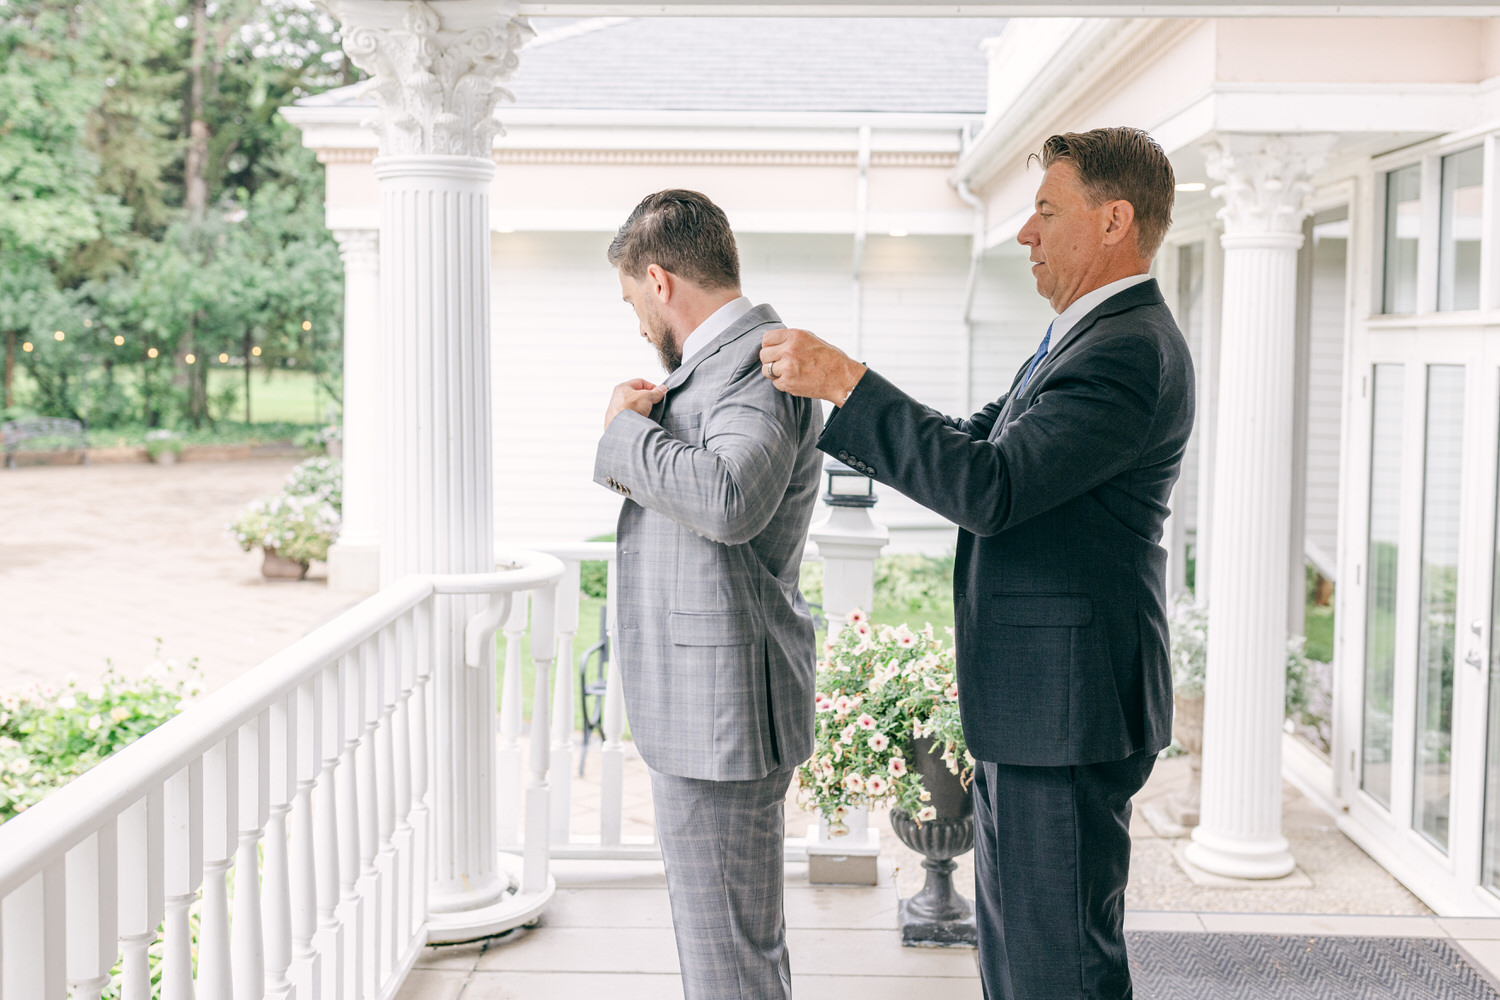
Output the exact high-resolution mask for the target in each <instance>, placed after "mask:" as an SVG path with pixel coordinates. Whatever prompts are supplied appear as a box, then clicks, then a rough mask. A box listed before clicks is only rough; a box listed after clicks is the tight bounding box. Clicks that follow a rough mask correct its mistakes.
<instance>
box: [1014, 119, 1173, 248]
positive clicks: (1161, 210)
mask: <svg viewBox="0 0 1500 1000" xmlns="http://www.w3.org/2000/svg"><path fill="white" fill-rule="evenodd" d="M1032 158H1034V159H1037V160H1039V161H1041V164H1042V169H1043V170H1046V169H1047V168H1048V167H1050V166H1052V164H1054V163H1056V162H1057V161H1058V160H1067V161H1068V162H1069V163H1071V164H1072V165H1073V169H1074V170H1075V171H1077V173H1078V182H1079V183H1080V184H1081V185H1083V189H1084V191H1085V192H1086V193H1087V194H1088V195H1089V198H1090V199H1091V200H1092V201H1093V203H1094V205H1095V206H1098V205H1102V204H1103V203H1104V202H1106V201H1128V202H1130V205H1131V207H1132V208H1134V209H1135V232H1136V242H1137V245H1138V247H1139V249H1140V253H1141V257H1142V258H1143V259H1145V260H1151V259H1152V258H1153V257H1155V256H1156V251H1157V250H1159V249H1160V248H1161V241H1162V240H1163V239H1164V238H1166V235H1167V229H1168V228H1170V227H1171V225H1172V202H1173V201H1174V200H1175V199H1176V197H1177V184H1176V181H1175V178H1174V177H1173V175H1172V161H1170V160H1168V159H1167V154H1166V153H1165V152H1164V151H1163V150H1162V148H1161V146H1160V145H1159V144H1158V143H1157V141H1156V140H1155V139H1153V138H1151V136H1149V135H1147V134H1146V133H1145V132H1143V131H1142V130H1140V129H1138V128H1129V127H1125V126H1122V127H1118V128H1096V129H1094V130H1093V131H1090V132H1065V133H1063V134H1062V135H1054V136H1052V137H1051V138H1050V139H1048V140H1047V141H1046V142H1044V143H1043V144H1042V151H1041V152H1040V153H1033V154H1032Z"/></svg>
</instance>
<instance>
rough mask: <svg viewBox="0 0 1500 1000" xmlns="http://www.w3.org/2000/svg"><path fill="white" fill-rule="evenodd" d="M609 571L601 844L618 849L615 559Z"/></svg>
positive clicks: (620, 782) (621, 767)
mask: <svg viewBox="0 0 1500 1000" xmlns="http://www.w3.org/2000/svg"><path fill="white" fill-rule="evenodd" d="M606 568H607V569H608V578H607V582H606V584H605V593H606V595H607V596H606V598H605V608H606V611H605V615H604V621H605V628H606V630H607V631H608V633H609V674H608V676H607V677H606V678H605V681H604V709H603V717H604V718H603V722H604V743H603V745H602V746H601V747H600V748H599V795H600V799H599V843H600V844H601V845H603V846H605V847H618V846H619V845H620V841H621V837H620V828H621V826H622V824H623V821H624V815H625V739H624V736H625V698H624V692H622V691H621V690H620V644H619V643H618V642H616V641H615V640H616V638H617V637H618V628H617V626H616V611H617V608H616V605H615V578H616V576H617V575H618V567H617V566H616V564H615V560H614V559H610V560H609V562H608V564H607V567H606Z"/></svg>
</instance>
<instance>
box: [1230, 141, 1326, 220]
mask: <svg viewBox="0 0 1500 1000" xmlns="http://www.w3.org/2000/svg"><path fill="white" fill-rule="evenodd" d="M1333 141H1334V139H1333V137H1332V136H1283V135H1227V136H1220V137H1219V138H1218V139H1216V140H1215V141H1214V142H1212V143H1209V144H1208V145H1206V146H1205V147H1204V160H1205V167H1206V169H1207V171H1208V176H1209V177H1211V178H1213V179H1214V180H1216V181H1222V182H1223V183H1222V184H1220V185H1219V186H1218V187H1216V188H1214V189H1213V191H1212V192H1211V193H1212V195H1213V197H1215V198H1222V199H1223V201H1224V206H1223V207H1222V208H1220V209H1219V211H1218V217H1219V218H1220V219H1223V220H1224V235H1225V236H1226V237H1230V238H1233V237H1237V236H1265V235H1273V234H1274V235H1292V234H1295V235H1296V236H1297V238H1298V239H1299V240H1300V239H1301V233H1302V222H1303V220H1304V219H1306V218H1307V214H1308V205H1307V200H1308V196H1309V195H1310V194H1312V191H1313V185H1312V178H1313V175H1314V174H1316V173H1317V172H1318V171H1319V170H1321V169H1322V167H1323V163H1324V161H1325V160H1326V159H1327V157H1328V151H1329V150H1330V149H1331V148H1332V146H1333Z"/></svg>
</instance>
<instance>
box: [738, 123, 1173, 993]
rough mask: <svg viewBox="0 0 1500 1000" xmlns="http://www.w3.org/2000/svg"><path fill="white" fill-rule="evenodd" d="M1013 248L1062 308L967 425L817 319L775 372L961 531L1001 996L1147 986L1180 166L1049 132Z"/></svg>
mask: <svg viewBox="0 0 1500 1000" xmlns="http://www.w3.org/2000/svg"><path fill="white" fill-rule="evenodd" d="M1036 158H1037V159H1038V160H1040V162H1041V166H1042V168H1043V171H1044V173H1043V179H1042V183H1041V186H1040V188H1039V189H1038V190H1037V195H1036V212H1035V214H1034V215H1033V216H1032V217H1031V218H1030V219H1029V220H1028V221H1027V222H1026V224H1025V225H1024V226H1023V227H1022V228H1021V231H1020V233H1019V235H1018V236H1017V239H1018V240H1019V241H1020V242H1021V243H1022V244H1024V245H1026V246H1028V247H1030V248H1031V260H1032V263H1033V267H1032V273H1033V275H1034V277H1035V279H1036V283H1037V290H1038V291H1039V292H1041V294H1042V295H1043V296H1044V297H1046V298H1047V299H1048V300H1049V301H1050V302H1051V304H1052V307H1053V308H1054V309H1055V310H1056V311H1057V313H1058V316H1057V318H1056V319H1055V320H1054V321H1053V323H1052V325H1051V326H1050V327H1049V328H1048V331H1047V334H1046V336H1044V337H1043V339H1042V343H1041V346H1040V347H1039V348H1038V349H1037V352H1036V354H1035V355H1034V356H1033V357H1031V358H1029V359H1027V361H1026V363H1025V364H1023V365H1022V366H1021V369H1020V370H1019V371H1018V372H1017V373H1016V377H1015V380H1014V382H1013V383H1012V385H1011V388H1010V391H1009V392H1007V393H1006V394H1005V395H1004V396H1001V397H1000V398H999V399H998V400H996V401H995V402H993V403H991V404H989V405H988V406H986V407H985V408H984V409H983V410H981V411H980V412H979V413H976V414H975V415H974V416H972V417H970V418H969V419H967V420H962V419H955V418H952V417H946V416H943V415H942V414H940V413H938V412H937V411H935V410H932V409H930V408H929V407H926V406H923V405H922V404H921V403H918V402H917V401H916V400H914V399H912V398H911V397H910V396H908V395H906V394H905V393H903V392H902V391H901V390H900V389H897V388H896V387H895V386H894V385H892V384H891V383H890V382H888V381H887V380H885V379H884V378H882V377H881V376H880V375H879V374H878V373H876V372H874V371H872V370H869V369H867V368H866V367H865V366H864V365H862V364H860V363H858V362H856V361H854V360H853V359H851V358H849V357H848V356H846V355H845V354H843V353H842V352H840V351H839V350H837V349H836V348H834V347H832V346H830V345H828V344H826V343H824V342H823V341H821V340H819V339H818V338H817V337H814V336H813V335H812V334H810V333H807V332H806V331H802V330H777V331H771V332H769V333H767V334H766V335H765V337H764V340H763V349H762V351H761V361H762V374H763V375H765V377H767V378H770V379H772V380H773V381H774V383H775V385H776V386H777V387H778V388H780V389H783V390H785V391H787V392H791V393H793V394H796V395H800V396H811V397H814V398H819V399H826V400H828V401H830V402H832V403H833V404H834V405H835V406H837V407H838V409H837V410H836V411H835V412H834V414H833V416H832V417H831V418H830V419H829V421H828V424H827V427H826V429H825V430H824V432H823V434H822V436H821V438H820V439H819V441H818V447H819V448H821V449H822V450H824V451H826V452H829V453H831V454H833V455H835V456H837V457H838V458H839V459H840V460H842V461H844V462H846V463H847V464H849V465H851V466H853V467H854V468H856V469H858V470H860V471H862V472H864V473H865V474H867V475H869V476H871V477H872V478H874V479H876V480H879V481H880V482H882V483H888V484H890V485H891V486H893V487H895V488H896V489H898V490H900V491H901V492H903V493H905V494H906V495H907V496H910V497H912V498H913V499H915V500H917V501H918V502H920V503H922V504H923V505H925V506H927V507H929V508H931V509H932V510H934V511H937V512H938V513H940V514H942V515H944V516H945V517H947V518H949V519H950V520H952V521H954V522H955V523H957V524H958V525H959V533H958V556H957V561H956V563H955V565H954V575H953V598H954V608H955V617H956V626H957V654H958V680H959V702H960V707H961V709H962V712H963V723H964V736H965V739H966V740H967V742H968V745H969V750H970V752H971V753H972V754H973V755H974V757H975V758H976V760H977V761H978V766H977V767H976V769H975V781H974V792H975V819H976V824H975V866H976V869H975V871H976V878H975V881H976V883H977V886H976V888H977V895H978V900H977V907H976V909H977V918H978V926H979V963H980V970H981V978H982V981H983V985H984V993H985V996H986V997H987V998H991V1000H1000V998H1004V1000H1053V998H1056V1000H1079V998H1088V1000H1094V998H1106V997H1107V998H1111V1000H1114V998H1122V997H1129V996H1131V983H1130V969H1129V965H1128V963H1127V961H1126V956H1125V940H1124V929H1123V919H1124V896H1125V883H1126V879H1127V877H1128V875H1129V869H1130V798H1131V796H1132V795H1134V794H1135V793H1136V792H1137V791H1138V790H1139V789H1140V788H1141V786H1142V785H1143V784H1144V783H1145V781H1146V778H1147V777H1148V776H1149V775H1150V773H1151V768H1152V766H1153V764H1154V763H1155V761H1156V755H1157V754H1158V753H1159V752H1160V751H1161V750H1162V749H1163V748H1165V747H1166V746H1167V744H1168V743H1169V742H1170V740H1171V730H1172V677H1171V669H1170V666H1169V662H1168V656H1167V623H1166V610H1165V603H1166V596H1167V595H1166V552H1165V551H1164V550H1163V549H1162V548H1161V546H1160V545H1159V544H1158V542H1159V540H1160V539H1161V534H1162V524H1163V522H1164V521H1165V520H1166V517H1167V514H1168V509H1167V500H1168V498H1169V497H1170V495H1171V491H1172V485H1173V483H1175V482H1176V480H1177V475H1178V472H1179V470H1180V468H1181V464H1182V456H1183V452H1184V450H1185V449H1186V446H1187V440H1188V434H1189V432H1190V431H1191V430H1192V425H1193V369H1192V360H1191V357H1190V356H1189V353H1188V347H1187V344H1186V343H1185V341H1184V340H1183V337H1182V334H1181V333H1180V332H1179V331H1178V329H1177V325H1176V323H1174V322H1173V320H1172V315H1171V313H1170V312H1169V311H1168V309H1167V306H1166V303H1165V302H1164V301H1163V300H1162V296H1161V292H1160V290H1159V289H1158V288H1157V285H1156V282H1155V281H1154V280H1152V279H1151V277H1150V276H1149V275H1148V274H1147V271H1148V270H1149V268H1150V266H1151V259H1152V257H1153V256H1154V255H1155V253H1156V250H1157V248H1158V247H1159V246H1160V245H1161V241H1162V237H1163V236H1164V235H1165V234H1166V231H1167V227H1168V226H1170V225H1171V212H1172V200H1173V195H1174V191H1175V185H1174V183H1173V176H1172V167H1171V164H1170V163H1169V162H1168V160H1167V157H1166V155H1165V153H1163V151H1162V149H1161V147H1160V146H1158V145H1157V144H1156V142H1155V141H1154V140H1152V139H1151V137H1150V136H1148V135H1146V134H1145V133H1144V132H1141V131H1139V130H1136V129H1128V128H1114V129H1098V130H1095V131H1092V132H1085V133H1068V134H1066V135H1055V136H1053V137H1052V138H1050V139H1048V140H1047V142H1046V143H1045V145H1044V146H1043V149H1042V152H1041V153H1040V154H1039V155H1038V156H1037V157H1036Z"/></svg>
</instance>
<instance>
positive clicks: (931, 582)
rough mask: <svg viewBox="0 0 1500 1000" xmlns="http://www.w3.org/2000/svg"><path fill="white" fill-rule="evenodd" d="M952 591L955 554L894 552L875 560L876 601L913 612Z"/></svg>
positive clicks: (901, 611) (900, 611)
mask: <svg viewBox="0 0 1500 1000" xmlns="http://www.w3.org/2000/svg"><path fill="white" fill-rule="evenodd" d="M952 593H953V556H952V555H951V554H950V555H947V556H941V557H939V556H925V555H895V556H882V557H881V558H879V559H877V560H875V604H876V606H877V607H879V608H881V609H882V610H886V611H888V612H890V613H893V614H898V615H899V614H910V613H913V612H916V611H920V610H921V609H922V608H924V607H930V606H932V605H935V604H939V603H941V602H942V601H943V599H944V598H945V597H951V595H952Z"/></svg>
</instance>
